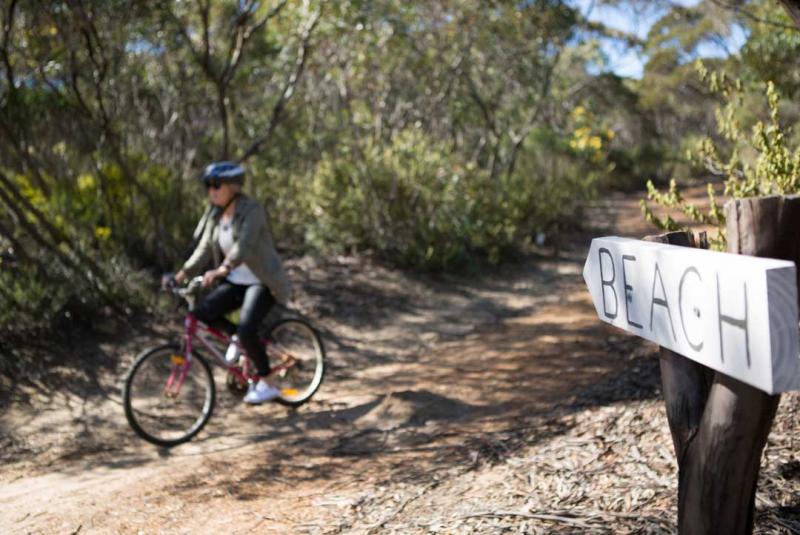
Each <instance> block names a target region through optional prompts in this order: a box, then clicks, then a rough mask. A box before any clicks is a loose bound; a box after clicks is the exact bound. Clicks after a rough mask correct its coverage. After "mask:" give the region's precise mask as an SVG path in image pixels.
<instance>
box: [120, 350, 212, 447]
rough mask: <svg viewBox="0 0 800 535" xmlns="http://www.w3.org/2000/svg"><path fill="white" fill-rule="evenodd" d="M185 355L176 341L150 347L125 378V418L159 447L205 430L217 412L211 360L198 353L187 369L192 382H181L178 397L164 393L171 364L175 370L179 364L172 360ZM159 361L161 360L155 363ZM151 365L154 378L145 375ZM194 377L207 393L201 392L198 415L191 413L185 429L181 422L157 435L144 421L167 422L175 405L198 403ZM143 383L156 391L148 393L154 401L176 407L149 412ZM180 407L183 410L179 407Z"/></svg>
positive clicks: (123, 394)
mask: <svg viewBox="0 0 800 535" xmlns="http://www.w3.org/2000/svg"><path fill="white" fill-rule="evenodd" d="M182 355H183V353H182V352H181V349H180V347H179V346H178V345H177V344H166V345H162V346H158V347H154V348H151V349H147V350H145V351H143V352H142V353H140V354H139V355H138V356H137V357H136V359H135V360H134V362H133V365H132V366H131V369H130V370H129V371H128V374H127V376H126V378H125V384H124V386H123V390H122V399H123V405H124V407H125V417H126V418H127V420H128V423H129V424H130V426H131V428H132V429H133V430H134V432H135V433H136V434H137V435H138V436H139V437H141V438H143V439H144V440H146V441H148V442H150V443H152V444H155V445H157V446H163V447H167V448H171V447H173V446H177V445H178V444H182V443H184V442H187V441H189V440H191V439H192V438H193V437H194V436H195V435H197V433H199V432H200V431H201V430H202V429H203V427H204V426H205V425H206V423H208V421H209V419H211V414H212V413H213V411H214V404H215V402H216V385H215V384H214V376H213V374H212V372H211V368H210V367H209V365H208V362H206V360H205V359H204V358H203V357H202V356H200V355H199V354H197V353H193V355H192V362H191V364H190V368H189V369H188V370H187V376H186V378H189V375H188V374H189V373H191V374H192V375H191V380H192V383H186V382H185V381H182V382H181V389H180V390H181V392H180V394H179V396H176V397H172V398H170V397H169V396H167V395H165V393H164V392H165V390H166V389H165V388H164V385H165V384H166V381H167V380H168V377H169V373H170V372H169V368H168V366H172V367H173V369H174V367H175V366H176V364H175V363H174V360H172V359H173V358H183V356H182ZM165 358H167V359H169V360H170V362H169V363H167V362H166V361H165V360H164V359H165ZM158 359H160V360H158ZM157 360H158V362H156V361H157ZM151 368H154V370H155V371H154V372H153V376H152V378H151V377H143V376H145V374H146V372H149V371H150V369H151ZM143 370H144V371H143ZM195 380H196V381H198V382H199V383H198V384H200V385H201V386H205V392H203V393H202V398H203V399H202V406H201V407H200V409H199V413H198V416H197V417H196V418H194V419H193V420H192V417H191V416H190V418H189V419H190V420H191V424H190V425H188V426H187V427H186V429H183V425H181V426H179V427H180V428H179V429H178V430H177V431H171V432H167V433H164V434H157V433H156V432H154V431H153V430H152V429H151V428H150V426H149V425H145V422H146V421H147V420H148V419H149V420H151V421H155V422H158V421H164V420H166V421H167V422H168V421H169V419H170V418H171V414H170V413H171V412H175V410H176V409H175V408H174V407H177V406H178V403H183V404H185V405H188V404H189V403H192V404H193V405H197V402H196V397H197V396H196V395H195V392H194V389H195V387H194V386H193V385H194V381H195ZM143 382H144V383H145V384H143V385H142V388H150V389H151V390H152V391H153V392H152V393H150V394H149V395H150V397H152V398H153V399H154V400H155V399H158V400H159V402H158V405H161V404H165V405H169V404H172V406H173V409H170V408H168V407H160V406H158V405H156V406H155V407H153V410H154V411H159V410H161V409H164V410H165V413H164V414H155V413H154V412H153V413H151V412H146V411H145V410H144V409H143V406H144V405H145V398H146V394H145V393H143V392H140V391H139V386H140V383H143ZM159 391H160V394H161V395H160V396H159V395H158V394H156V392H159ZM178 397H180V400H178ZM167 399H171V401H165V400H167ZM187 400H188V401H187ZM177 410H180V408H178V409H177ZM191 410H192V411H194V410H195V409H194V408H192V409H191ZM173 435H174V436H173Z"/></svg>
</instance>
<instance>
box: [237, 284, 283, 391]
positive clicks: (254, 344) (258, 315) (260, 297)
mask: <svg viewBox="0 0 800 535" xmlns="http://www.w3.org/2000/svg"><path fill="white" fill-rule="evenodd" d="M274 303H275V298H274V297H272V294H271V293H270V291H269V290H268V289H267V288H266V287H265V286H262V285H260V284H254V285H252V286H248V287H247V291H246V292H245V294H244V303H242V310H241V313H240V319H239V327H238V328H237V330H236V333H237V334H238V335H239V340H241V342H242V345H243V346H244V348H245V350H246V351H247V355H248V356H249V357H250V360H252V361H253V364H255V366H256V370H257V371H258V374H259V375H260V376H262V377H264V376H267V375H269V372H270V366H269V361H268V360H267V353H266V351H265V349H264V344H262V343H261V340H260V339H259V336H258V328H259V326H260V325H261V322H263V321H264V317H265V316H266V315H267V314H268V313H269V311H270V309H271V308H272V305H273V304H274Z"/></svg>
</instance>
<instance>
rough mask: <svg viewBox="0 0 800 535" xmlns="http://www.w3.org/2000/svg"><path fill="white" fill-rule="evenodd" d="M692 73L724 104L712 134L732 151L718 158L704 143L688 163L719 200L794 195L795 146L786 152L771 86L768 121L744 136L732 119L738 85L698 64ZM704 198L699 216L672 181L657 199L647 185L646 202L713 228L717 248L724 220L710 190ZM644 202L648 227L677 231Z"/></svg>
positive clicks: (798, 175) (799, 176)
mask: <svg viewBox="0 0 800 535" xmlns="http://www.w3.org/2000/svg"><path fill="white" fill-rule="evenodd" d="M697 69H698V72H699V74H700V76H701V78H702V79H703V80H704V81H705V82H706V83H707V84H708V86H709V88H710V89H711V90H712V91H714V92H716V93H718V94H720V95H721V96H722V98H723V99H724V102H725V105H724V106H723V107H721V108H718V109H717V111H716V118H717V131H718V133H719V135H720V136H721V137H722V139H723V140H725V141H726V142H727V143H728V144H729V145H730V146H731V147H732V148H731V150H730V154H729V155H727V157H726V156H723V154H721V151H720V149H719V148H718V143H715V142H714V141H713V140H712V139H711V138H709V137H705V138H703V139H701V140H700V141H699V142H698V143H697V146H696V147H695V150H694V151H693V152H690V153H689V155H688V156H689V158H690V159H692V160H694V161H695V162H698V163H701V164H702V165H703V166H704V167H705V168H706V170H707V171H708V172H709V173H711V174H713V175H715V176H719V177H722V178H724V180H725V195H726V196H728V197H730V198H732V199H741V198H744V197H757V196H765V195H789V194H794V193H797V192H798V191H800V146H796V147H794V148H791V147H790V146H789V143H788V141H787V139H788V138H789V132H788V130H787V129H786V128H785V127H783V126H782V125H781V124H780V121H779V107H780V96H779V94H778V91H777V90H776V88H775V85H774V84H773V83H772V82H767V84H766V87H765V89H764V95H765V97H766V102H767V108H768V110H769V118H768V119H767V120H758V121H756V122H755V124H754V125H752V127H751V128H750V129H749V133H748V132H747V129H745V128H744V127H742V125H741V123H740V121H739V119H738V116H739V113H740V111H741V106H742V92H743V90H744V88H743V84H742V82H741V80H739V79H735V78H733V79H732V78H730V77H729V76H727V75H726V74H725V73H724V72H711V71H709V70H708V69H707V68H706V67H705V66H704V65H703V64H702V63H699V62H698V65H697ZM708 196H709V203H710V208H709V210H708V211H707V212H703V211H702V210H700V209H698V208H697V207H696V206H694V205H692V204H691V203H688V202H686V200H685V199H684V198H683V197H682V196H681V194H680V192H679V191H678V187H677V185H676V182H675V181H674V180H672V181H671V183H670V187H669V191H668V192H666V193H660V192H659V191H658V190H656V188H655V187H654V186H653V184H652V182H649V183H648V196H647V201H652V202H655V203H656V204H659V205H661V206H664V207H667V208H671V209H678V210H680V211H681V212H683V213H684V214H685V215H686V216H687V217H688V218H689V219H690V220H691V221H694V222H699V223H703V224H707V225H713V226H716V227H717V229H718V235H717V238H716V240H714V245H715V247H717V248H723V247H724V245H725V232H724V230H725V228H724V227H725V217H724V212H723V211H722V210H721V209H720V207H719V205H718V204H717V202H716V199H715V196H714V189H713V186H712V185H711V184H708ZM647 201H645V200H643V201H642V210H643V212H644V215H645V218H646V219H647V220H648V221H650V222H652V223H654V224H655V225H656V226H657V227H658V228H660V229H664V230H679V229H680V230H683V229H681V227H680V226H679V225H678V224H677V223H676V222H675V221H674V220H673V219H672V218H671V217H670V216H667V217H666V218H664V219H661V218H658V217H657V216H656V215H655V214H654V213H653V211H652V209H651V208H650V206H649V205H648V204H647Z"/></svg>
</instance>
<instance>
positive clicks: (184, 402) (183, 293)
mask: <svg viewBox="0 0 800 535" xmlns="http://www.w3.org/2000/svg"><path fill="white" fill-rule="evenodd" d="M201 286H202V277H196V278H194V279H192V280H191V281H190V282H189V284H187V285H186V286H185V287H182V288H181V287H173V288H170V291H171V292H172V293H173V294H175V295H177V296H179V297H181V298H182V299H184V300H185V301H186V302H187V304H188V305H189V311H188V313H187V314H186V317H185V318H184V332H183V336H182V340H181V343H180V344H165V345H161V346H157V347H154V348H150V349H146V350H144V351H142V352H141V353H140V354H139V355H138V356H137V357H136V359H135V360H134V362H133V364H132V365H131V368H130V370H129V371H128V373H127V376H126V377H125V383H124V386H123V389H122V399H123V404H124V407H125V417H126V418H127V420H128V423H129V424H130V426H131V427H132V428H133V430H134V431H135V432H136V434H137V435H139V436H140V437H141V438H143V439H144V440H146V441H148V442H151V443H153V444H156V445H158V446H164V447H173V446H177V445H178V444H182V443H184V442H187V441H189V440H191V439H192V438H193V437H194V436H195V435H197V433H199V432H200V431H201V430H202V429H203V427H204V426H205V425H206V424H207V423H208V421H209V420H210V419H211V414H212V412H213V410H214V405H215V403H216V385H215V382H214V376H213V373H212V370H211V366H210V365H209V363H208V359H207V357H205V356H203V355H202V353H200V352H198V345H199V346H202V348H204V349H205V350H206V351H208V352H209V353H211V355H212V356H213V357H214V360H213V361H212V362H215V363H216V364H218V365H220V366H221V367H223V368H224V369H225V370H226V380H225V382H226V386H227V387H228V389H229V390H231V391H232V392H234V393H235V394H237V395H240V396H241V395H243V394H244V392H245V391H246V390H247V386H248V384H249V383H250V382H252V381H257V380H258V376H257V375H256V373H255V367H254V366H253V364H252V363H251V362H250V359H249V358H247V357H246V356H245V355H246V353H245V351H244V348H243V347H242V346H241V345H240V344H239V343H238V342H237V341H235V340H232V339H231V338H230V337H228V336H227V335H226V334H224V333H223V332H221V331H219V330H217V329H215V328H213V327H209V326H208V325H205V324H204V323H203V322H201V321H200V320H198V319H197V318H195V317H194V316H193V315H192V310H193V309H194V306H195V301H196V297H197V293H198V291H199V290H200V288H201ZM209 336H210V337H211V339H209ZM212 340H214V341H216V343H218V344H220V345H221V347H215V344H214V342H213V341H212ZM262 341H263V342H264V344H265V346H266V348H267V356H268V358H269V359H270V363H274V364H273V366H272V377H273V378H275V380H276V386H277V387H278V389H279V390H280V395H279V396H278V398H277V399H276V401H277V402H278V403H281V404H283V405H288V406H294V407H296V406H299V405H302V404H303V403H305V402H307V401H308V400H309V399H311V396H313V395H314V393H315V392H316V391H317V390H318V389H319V387H320V385H321V384H322V379H323V376H324V374H325V349H324V346H323V344H322V339H321V338H320V336H319V334H318V333H317V331H316V330H315V329H314V327H312V326H311V324H309V323H308V322H307V321H306V320H304V319H301V318H283V319H280V320H278V321H276V322H274V323H272V324H271V325H269V326H268V328H267V329H266V336H263V337H262ZM198 342H199V344H198ZM232 343H233V344H236V346H237V351H238V354H239V355H240V357H239V358H238V360H237V361H235V362H232V363H228V362H227V361H226V359H225V356H224V355H223V351H225V350H224V349H223V348H226V347H230V344H232Z"/></svg>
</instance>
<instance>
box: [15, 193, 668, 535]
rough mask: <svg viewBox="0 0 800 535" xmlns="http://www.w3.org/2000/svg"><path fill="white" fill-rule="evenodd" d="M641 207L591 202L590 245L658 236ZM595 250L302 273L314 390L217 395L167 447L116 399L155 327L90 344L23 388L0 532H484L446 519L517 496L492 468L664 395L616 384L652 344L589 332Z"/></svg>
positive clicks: (626, 200)
mask: <svg viewBox="0 0 800 535" xmlns="http://www.w3.org/2000/svg"><path fill="white" fill-rule="evenodd" d="M636 201H637V199H636V198H635V197H633V196H616V197H614V198H610V199H609V200H607V201H605V202H604V203H601V204H599V205H598V206H596V207H594V208H593V209H592V211H591V212H590V214H589V216H590V218H591V219H592V220H594V221H597V222H598V225H597V226H598V227H605V228H598V229H597V230H596V232H597V233H601V232H602V233H612V232H613V233H616V234H619V235H629V236H641V235H642V234H645V233H647V232H649V231H650V230H649V229H648V228H647V227H646V225H645V224H643V223H642V222H641V220H640V218H639V217H638V205H637V204H636ZM587 246H588V241H587V240H586V239H585V238H581V239H576V240H575V241H573V242H571V243H568V244H566V247H565V248H564V250H563V251H562V252H561V253H560V255H559V256H558V258H552V257H550V256H547V255H531V256H530V257H529V258H526V259H524V260H522V261H520V262H519V263H517V264H514V265H505V266H503V267H500V268H498V269H495V270H490V271H488V272H486V273H484V274H483V275H481V276H479V277H472V278H460V277H444V278H431V277H421V276H409V275H404V274H402V273H399V272H395V271H390V270H387V269H384V268H382V267H379V266H375V265H370V264H364V263H360V262H359V261H357V260H355V259H351V258H340V259H333V260H330V261H327V262H325V263H324V264H319V265H318V264H315V263H314V262H313V261H311V260H308V259H306V260H302V261H298V262H295V263H293V265H292V277H293V279H294V280H295V281H296V282H297V285H298V286H299V287H302V292H303V293H302V295H301V296H300V299H299V301H298V303H297V306H298V307H299V308H301V309H303V310H307V311H309V314H310V315H312V316H313V317H314V319H315V322H317V323H318V324H319V325H320V326H321V327H322V328H323V330H324V331H325V332H326V340H327V344H328V349H329V363H330V367H329V370H328V376H327V378H326V382H325V384H324V385H323V387H322V389H321V390H320V392H319V393H318V395H317V396H316V397H315V399H314V400H313V401H312V402H311V403H309V404H307V405H306V406H304V407H302V408H300V409H299V410H289V409H286V408H283V407H280V406H277V405H273V404H270V405H267V406H261V407H246V406H244V405H242V404H240V403H238V401H237V400H235V399H233V398H232V397H231V396H230V395H229V394H228V393H227V392H225V391H224V390H222V391H220V392H219V394H220V395H219V397H220V403H218V406H217V412H216V414H215V415H214V417H213V419H212V421H211V422H210V423H209V425H208V426H207V427H206V429H205V430H204V431H203V432H202V433H201V434H200V435H199V436H198V437H197V438H196V439H195V440H194V441H192V442H191V443H189V444H186V445H183V446H180V447H177V448H174V449H172V450H170V451H166V450H158V449H155V448H153V447H151V446H149V445H148V444H145V443H143V442H142V441H140V440H138V439H137V438H136V437H135V436H134V435H133V433H132V432H131V431H130V430H129V429H128V427H127V424H126V422H125V419H124V416H123V415H122V410H121V406H120V400H119V389H118V387H119V385H118V382H119V378H120V376H121V374H122V373H123V371H124V370H125V369H126V367H127V365H128V364H129V363H130V361H131V360H132V358H133V355H134V354H135V352H136V350H137V349H138V348H139V347H141V346H142V344H144V343H146V341H147V340H151V339H152V336H153V332H154V333H156V335H157V336H158V335H160V336H164V335H165V334H166V333H165V331H164V329H163V328H162V327H157V326H150V327H151V332H150V333H147V334H142V335H140V336H138V337H131V338H129V339H126V340H124V341H123V342H122V343H121V344H120V342H119V340H115V339H108V340H106V341H104V342H102V343H99V344H96V345H95V346H88V348H83V346H81V347H82V348H83V349H82V351H84V352H86V351H88V352H90V353H91V355H89V356H88V357H87V358H89V360H91V361H95V362H100V363H103V366H100V367H97V368H94V369H92V371H86V372H85V373H83V374H80V373H77V374H75V376H74V380H73V381H71V382H67V383H66V384H68V385H72V387H70V388H69V389H67V388H63V389H56V390H54V391H47V392H37V391H32V390H30V389H28V390H25V389H22V390H21V392H22V393H23V394H25V395H27V396H29V400H28V401H27V402H25V403H22V402H19V403H14V404H12V405H10V406H8V407H5V408H4V410H3V412H2V415H0V430H2V435H3V438H2V439H0V440H2V442H0V445H2V448H3V456H2V459H3V460H4V465H3V470H2V473H0V532H2V533H78V532H80V533H183V532H191V533H252V532H258V533H269V532H285V531H288V530H291V531H292V532H299V533H382V532H391V531H396V532H397V533H408V532H412V531H426V532H435V531H439V530H442V531H443V532H467V531H472V530H476V529H477V528H475V527H474V526H473V527H472V528H470V527H468V526H469V524H463V525H462V524H455V523H453V522H452V519H451V520H446V519H445V516H446V515H445V516H443V514H444V512H446V511H447V512H449V511H455V510H459V506H460V505H463V504H466V503H469V504H475V503H476V500H477V503H480V500H481V490H480V489H481V488H489V487H492V488H496V487H498V486H504V487H505V488H510V487H509V482H507V481H503V477H505V476H503V475H502V473H500V472H498V471H497V469H496V468H493V467H494V466H495V465H496V461H497V460H498V459H515V458H516V459H517V460H519V459H520V458H521V457H519V456H516V457H515V455H516V454H517V453H518V452H522V451H523V450H524V451H528V450H530V448H532V447H536V444H539V443H541V444H542V448H543V450H542V451H546V448H547V447H548V446H546V444H547V440H548V439H549V438H550V437H554V436H563V435H565V434H569V430H570V428H572V427H573V426H576V425H578V423H577V422H579V421H580V415H577V414H576V415H575V416H574V417H573V416H566V417H565V414H566V415H569V414H570V413H572V412H577V411H578V410H579V409H580V408H585V407H587V406H592V405H593V404H594V405H598V404H599V405H603V404H605V403H607V402H611V401H613V402H624V401H626V399H628V397H630V398H631V399H642V398H645V399H646V398H654V397H655V396H656V394H657V387H655V386H654V383H653V381H652V378H649V379H648V378H645V379H643V380H642V381H641V384H640V385H638V384H633V383H631V384H630V385H628V387H626V388H618V383H619V381H620V377H633V379H632V380H633V381H635V380H636V378H637V377H638V375H637V373H638V371H636V370H638V367H637V368H635V369H634V372H632V371H631V363H632V362H633V359H635V357H636V356H637V355H641V354H642V353H643V352H647V348H646V347H644V346H643V345H642V344H641V343H640V342H638V341H637V340H635V339H633V338H631V337H628V336H627V335H625V334H624V333H621V332H618V331H613V330H611V329H610V328H607V327H605V326H603V325H602V324H601V323H600V322H599V321H597V319H596V317H595V313H594V309H593V307H592V306H591V303H590V301H589V298H588V294H587V292H586V291H585V289H584V285H583V281H582V278H581V268H582V263H583V260H584V254H585V250H586V248H587ZM120 347H122V348H123V350H122V351H120ZM76 358H82V356H81V355H76ZM647 362H649V363H650V364H648V366H650V368H648V370H645V372H646V373H651V372H652V369H651V368H652V362H653V359H650V360H649V361H647ZM637 366H638V364H637ZM645 372H642V373H645ZM645 375H646V374H645ZM625 380H628V379H625ZM629 382H630V381H629ZM219 384H221V381H218V385H219ZM608 385H611V386H608ZM631 385H632V386H631ZM598 392H599V393H600V394H598ZM587 393H588V394H587ZM596 400H602V402H599V401H596ZM601 409H602V407H601ZM555 415H557V416H555ZM609 425H610V424H609ZM656 425H657V426H661V427H659V428H658V429H656V431H654V433H655V434H658V433H661V432H663V431H664V429H663V425H664V424H663V422H662V421H659V422H657V424H656ZM663 438H664V439H665V440H668V439H667V438H666V437H663ZM651 442H652V441H651ZM664 443H665V442H659V444H660V445H661V447H662V449H663V444H664ZM582 449H583V450H584V451H587V452H588V451H589V449H587V447H585V446H583V447H582ZM526 455H527V456H528V457H530V454H526ZM599 456H600V454H599V453H598V457H597V458H599ZM528 457H526V458H528ZM557 457H558V455H557V454H553V455H550V456H548V459H551V458H557ZM595 460H597V459H595ZM520 462H521V461H520ZM587 462H589V461H587ZM669 462H670V461H669V460H666V459H665V460H664V461H663V463H665V466H666V465H668V466H667V468H666V469H667V470H674V467H673V466H672V465H669ZM573 469H574V467H573ZM482 478H483V479H482ZM547 492H550V493H558V492H561V491H560V490H558V489H556V490H553V489H550V490H548V491H547ZM523 501H524V500H523ZM565 503H566V502H565ZM426 504H427V505H426ZM470 507H471V508H472V509H470V510H473V509H474V507H476V506H475V505H470ZM470 510H467V511H462V513H459V514H460V515H461V517H459V518H465V519H469V518H472V516H473V515H472V514H471V513H470ZM436 518H443V520H442V521H441V522H440V523H439V524H437V521H435V519H436ZM465 522H466V520H465ZM552 522H555V524H553V525H559V522H561V523H562V524H563V522H562V521H561V520H553V521H552ZM524 525H525V526H528V524H524ZM458 526H462V527H458ZM519 526H522V524H519ZM562 527H564V526H562ZM566 527H567V528H572V529H574V528H578V527H579V526H578V525H577V524H574V523H573V524H569V523H567V524H566ZM584 527H585V526H584ZM536 529H538V528H534V527H526V528H525V529H522V528H521V527H520V530H521V532H535V531H536ZM478 531H483V530H478ZM601 531H602V530H601Z"/></svg>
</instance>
